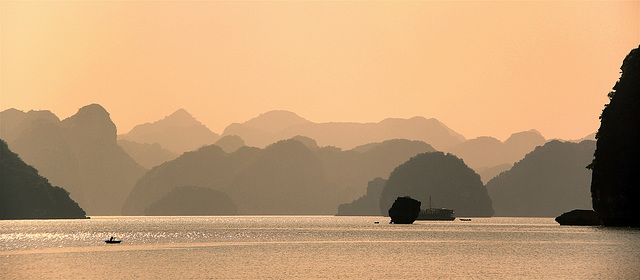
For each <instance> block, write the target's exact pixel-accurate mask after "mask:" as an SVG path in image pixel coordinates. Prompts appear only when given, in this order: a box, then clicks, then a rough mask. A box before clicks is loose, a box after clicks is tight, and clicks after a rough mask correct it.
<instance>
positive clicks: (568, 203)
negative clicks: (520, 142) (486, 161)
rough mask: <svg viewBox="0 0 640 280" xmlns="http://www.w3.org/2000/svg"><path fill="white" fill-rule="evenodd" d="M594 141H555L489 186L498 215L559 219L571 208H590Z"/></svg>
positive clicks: (530, 155)
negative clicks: (560, 215) (589, 167)
mask: <svg viewBox="0 0 640 280" xmlns="http://www.w3.org/2000/svg"><path fill="white" fill-rule="evenodd" d="M594 150H595V142H594V141H583V142H580V143H573V142H560V141H558V140H553V141H550V142H548V143H546V144H545V145H544V146H540V147H537V148H536V149H535V150H533V151H532V152H531V153H529V154H527V155H526V156H525V157H524V158H523V159H522V160H521V161H519V162H517V163H516V164H514V166H513V167H512V168H511V169H510V170H509V171H506V172H503V173H501V174H500V175H498V176H497V177H495V178H493V179H491V181H489V182H488V183H487V189H488V190H489V195H490V196H491V200H492V201H493V209H495V211H496V216H513V217H556V216H558V215H559V214H561V213H564V212H567V211H569V210H572V209H590V208H591V199H590V196H591V194H590V192H589V188H588V186H589V182H590V179H591V174H590V173H591V172H589V170H588V169H586V168H585V166H587V165H588V164H589V162H590V161H591V159H592V157H593V152H594Z"/></svg>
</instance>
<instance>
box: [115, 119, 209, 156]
mask: <svg viewBox="0 0 640 280" xmlns="http://www.w3.org/2000/svg"><path fill="white" fill-rule="evenodd" d="M118 138H119V139H125V140H129V141H133V142H138V143H145V144H153V143H158V144H160V146H162V147H163V148H165V149H167V150H169V151H171V152H173V153H176V154H182V153H184V152H187V151H192V150H195V149H197V148H199V147H202V146H205V145H210V144H213V143H215V142H216V141H217V140H218V139H219V138H220V136H219V135H218V134H216V133H214V132H211V130H209V129H208V128H207V127H206V126H205V125H204V124H202V123H200V122H199V121H197V120H196V119H195V118H193V117H192V116H191V114H189V112H187V111H186V110H184V109H179V110H177V111H175V112H174V113H173V114H171V115H169V116H166V117H165V118H163V119H161V120H159V121H156V122H153V123H145V124H141V125H137V126H135V127H134V128H133V129H132V130H131V131H129V133H127V134H122V135H119V136H118Z"/></svg>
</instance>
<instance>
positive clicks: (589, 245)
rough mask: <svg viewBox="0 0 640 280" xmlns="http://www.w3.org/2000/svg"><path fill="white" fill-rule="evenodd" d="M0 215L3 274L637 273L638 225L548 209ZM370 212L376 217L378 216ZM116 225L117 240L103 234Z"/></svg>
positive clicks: (350, 275) (221, 276)
mask: <svg viewBox="0 0 640 280" xmlns="http://www.w3.org/2000/svg"><path fill="white" fill-rule="evenodd" d="M388 221H389V218H383V217H334V216H229V217H93V218H92V219H89V220H20V221H0V279H24V278H33V279H47V278H55V279H79V278H84V279H123V278H124V279H153V278H157V279H255V278H275V279H282V278H289V279H300V278H314V279H315V278H327V279H341V278H342V279H354V278H355V279H407V278H413V279H438V278H443V279H451V278H454V279H456V278H457V279H468V278H474V279H639V278H640V230H638V229H628V228H602V227H571V226H560V225H558V224H557V223H555V221H554V220H553V219H551V218H474V219H472V221H468V222H465V221H459V220H455V221H450V222H444V221H443V222H438V221H417V222H416V223H415V224H413V225H390V224H388ZM375 222H379V223H378V224H376V223H375ZM110 236H116V237H118V238H121V239H122V240H123V242H122V244H117V245H107V244H105V243H104V241H103V240H105V239H108V238H109V237H110Z"/></svg>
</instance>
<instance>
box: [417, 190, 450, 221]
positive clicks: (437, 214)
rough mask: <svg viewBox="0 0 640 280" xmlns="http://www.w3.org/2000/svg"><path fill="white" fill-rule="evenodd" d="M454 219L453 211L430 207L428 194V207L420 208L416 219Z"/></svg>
mask: <svg viewBox="0 0 640 280" xmlns="http://www.w3.org/2000/svg"><path fill="white" fill-rule="evenodd" d="M455 219H456V215H455V212H454V211H453V210H451V209H446V208H432V207H431V196H429V208H427V209H420V214H418V218H417V219H416V220H433V221H453V220H455Z"/></svg>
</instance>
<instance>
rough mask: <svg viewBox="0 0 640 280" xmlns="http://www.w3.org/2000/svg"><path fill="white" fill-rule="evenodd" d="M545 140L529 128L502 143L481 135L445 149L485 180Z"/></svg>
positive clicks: (503, 169) (505, 168)
mask: <svg viewBox="0 0 640 280" xmlns="http://www.w3.org/2000/svg"><path fill="white" fill-rule="evenodd" d="M545 141H546V140H545V139H544V137H542V135H541V134H540V132H538V131H536V130H529V131H523V132H518V133H514V134H512V135H511V136H510V137H509V138H508V139H507V140H506V141H504V143H503V142H501V141H500V140H498V139H496V138H493V137H488V136H482V137H478V138H475V139H470V140H467V141H465V142H463V143H460V144H458V145H456V146H455V147H452V148H451V149H448V150H447V151H448V152H450V153H452V154H454V155H456V156H458V157H460V158H462V159H463V160H464V162H465V164H467V165H469V167H471V168H473V169H474V170H475V171H476V172H478V174H480V176H481V177H482V180H483V181H485V182H486V181H489V180H490V179H491V178H493V177H494V176H495V175H497V174H499V173H500V172H501V171H505V170H507V169H508V168H509V167H511V166H512V165H513V163H514V162H516V161H518V160H520V159H522V158H523V157H524V156H525V155H526V154H527V153H529V152H531V151H533V149H534V148H535V147H537V146H540V145H543V144H544V143H545Z"/></svg>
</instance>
